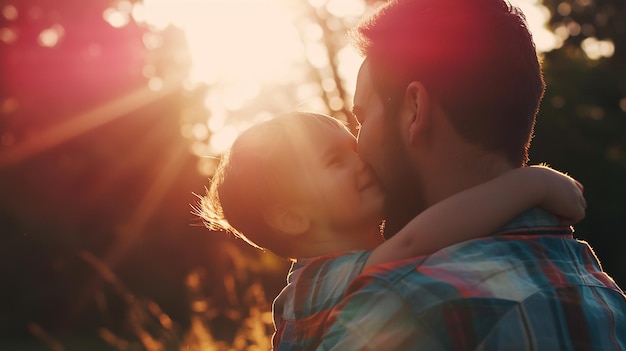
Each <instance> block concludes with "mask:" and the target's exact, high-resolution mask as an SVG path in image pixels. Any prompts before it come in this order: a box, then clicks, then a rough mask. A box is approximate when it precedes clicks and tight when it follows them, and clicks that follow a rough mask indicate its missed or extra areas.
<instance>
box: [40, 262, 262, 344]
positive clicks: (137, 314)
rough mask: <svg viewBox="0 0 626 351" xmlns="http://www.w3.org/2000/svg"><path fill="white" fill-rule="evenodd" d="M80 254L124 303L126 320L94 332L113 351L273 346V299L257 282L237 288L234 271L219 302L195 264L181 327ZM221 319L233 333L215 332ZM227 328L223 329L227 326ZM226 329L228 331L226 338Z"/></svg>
mask: <svg viewBox="0 0 626 351" xmlns="http://www.w3.org/2000/svg"><path fill="white" fill-rule="evenodd" d="M80 257H81V258H82V260H83V261H84V262H86V263H87V264H89V265H90V266H91V267H93V269H94V270H95V271H96V272H97V274H98V275H99V276H100V277H101V278H102V279H103V280H104V281H105V282H106V285H107V286H109V287H110V288H111V289H110V290H111V291H112V293H113V294H114V295H115V297H116V298H118V299H121V300H122V301H123V304H124V308H125V313H124V316H125V317H124V320H123V321H122V322H121V325H116V327H115V330H113V328H110V327H101V328H100V329H99V330H98V331H97V334H98V336H99V338H100V339H102V340H103V341H104V342H106V344H108V345H109V347H110V349H112V350H119V351H171V350H175V351H177V350H180V351H243V350H246V351H257V350H258V351H265V350H270V349H271V335H272V333H273V324H272V315H271V304H270V302H269V301H268V299H267V298H266V296H265V292H264V289H263V286H262V285H261V284H260V283H259V282H253V283H250V284H249V285H248V286H247V287H246V288H245V289H240V288H238V286H237V284H238V283H240V282H238V279H237V275H238V274H239V273H241V272H236V271H235V272H232V273H226V274H225V275H224V279H223V281H222V282H220V283H219V284H222V285H223V287H224V288H225V289H226V293H227V296H228V299H229V301H228V303H226V304H217V303H215V302H213V300H212V299H211V297H210V296H209V295H208V294H207V291H205V287H206V286H207V285H209V286H210V284H206V283H207V282H206V281H203V279H206V278H204V274H203V272H202V270H200V269H198V270H195V271H192V272H190V273H189V274H188V275H187V276H186V279H185V286H186V291H187V296H188V301H189V311H190V317H189V318H190V320H189V321H187V322H188V323H184V324H185V325H187V327H185V329H184V330H183V329H182V328H181V327H180V325H179V324H180V323H176V322H175V321H173V320H172V318H170V316H169V315H168V314H167V313H165V312H164V311H163V310H162V309H161V307H160V306H159V305H158V304H157V303H156V302H154V301H152V300H150V299H148V298H138V297H137V296H135V294H133V293H132V292H131V291H130V290H129V289H128V288H127V287H126V285H125V284H124V283H123V282H122V281H121V280H120V279H119V278H118V277H117V276H116V275H115V273H114V272H113V271H112V270H111V269H110V268H109V267H107V265H106V264H105V263H104V262H102V261H101V260H100V259H98V258H97V257H96V256H94V255H93V254H91V253H89V252H81V253H80ZM236 266H237V265H235V267H236ZM96 300H97V301H96V303H97V305H99V310H100V311H101V313H103V314H106V313H107V304H106V297H103V296H102V294H100V298H99V299H96ZM223 324H227V325H228V328H230V329H233V330H232V333H218V332H217V331H218V330H220V329H224V328H220V327H221V326H222V325H223ZM228 328H227V329H228ZM29 330H30V332H31V334H33V335H34V336H35V337H36V338H37V339H39V341H40V342H42V343H43V344H45V345H47V347H48V348H49V349H51V350H54V351H64V350H66V348H65V347H64V345H63V344H62V343H61V342H59V341H57V340H55V338H54V337H53V336H52V335H50V334H49V333H47V332H46V331H45V330H43V328H42V327H41V326H39V325H38V324H36V323H31V324H30V325H29ZM224 334H229V336H228V337H225V336H224Z"/></svg>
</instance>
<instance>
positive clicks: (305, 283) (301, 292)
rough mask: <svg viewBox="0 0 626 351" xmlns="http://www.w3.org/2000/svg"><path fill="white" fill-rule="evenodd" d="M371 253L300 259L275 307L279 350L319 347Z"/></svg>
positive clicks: (275, 339)
mask: <svg viewBox="0 0 626 351" xmlns="http://www.w3.org/2000/svg"><path fill="white" fill-rule="evenodd" d="M369 254H370V252H369V251H357V252H354V253H348V254H345V253H344V254H333V255H327V256H322V257H317V258H310V259H300V260H298V262H296V263H294V264H293V265H292V266H291V270H290V272H289V275H288V276H287V286H286V287H285V288H284V289H283V290H282V291H281V292H280V294H279V295H278V296H277V297H276V299H275V300H274V304H273V315H274V326H275V328H276V332H275V333H274V337H273V340H272V344H273V345H274V349H275V350H279V351H283V350H306V349H311V348H313V347H314V346H315V345H317V343H319V340H320V336H321V335H322V334H323V333H324V329H323V327H324V322H325V320H326V318H327V317H328V314H329V313H330V311H331V309H332V308H333V307H334V306H336V305H338V304H339V303H340V302H341V299H342V298H343V297H344V294H345V292H346V290H347V289H348V285H350V283H351V282H352V280H353V279H354V278H355V277H356V276H357V275H359V274H360V273H361V271H362V270H363V265H364V264H365V261H366V260H367V258H368V257H369Z"/></svg>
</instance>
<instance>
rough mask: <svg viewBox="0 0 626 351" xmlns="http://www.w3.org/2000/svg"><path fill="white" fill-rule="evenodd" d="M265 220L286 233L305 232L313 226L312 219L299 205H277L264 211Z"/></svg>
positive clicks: (298, 233)
mask: <svg viewBox="0 0 626 351" xmlns="http://www.w3.org/2000/svg"><path fill="white" fill-rule="evenodd" d="M263 216H264V217H265V221H266V222H267V223H268V224H269V226H270V227H272V228H273V229H275V230H278V231H280V232H282V233H285V234H291V235H300V234H304V233H305V232H307V231H308V230H309V228H310V227H311V220H310V219H309V217H308V216H307V215H306V213H305V212H304V211H303V210H302V209H301V208H299V207H298V206H295V205H292V206H275V207H272V208H269V209H266V210H265V211H264V213H263Z"/></svg>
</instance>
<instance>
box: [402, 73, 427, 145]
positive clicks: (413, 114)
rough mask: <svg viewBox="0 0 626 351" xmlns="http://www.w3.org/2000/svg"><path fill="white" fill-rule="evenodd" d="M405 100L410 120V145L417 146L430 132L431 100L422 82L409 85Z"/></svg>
mask: <svg viewBox="0 0 626 351" xmlns="http://www.w3.org/2000/svg"><path fill="white" fill-rule="evenodd" d="M405 99H406V100H405V103H406V108H407V111H406V112H407V116H408V119H409V120H408V123H409V125H408V133H409V143H410V144H411V145H415V143H417V142H418V140H419V139H420V138H421V137H422V136H423V134H424V133H425V132H426V131H427V130H428V127H429V124H430V99H429V96H428V92H427V91H426V88H425V87H424V85H423V84H422V83H421V82H411V83H409V85H408V86H407V88H406V95H405Z"/></svg>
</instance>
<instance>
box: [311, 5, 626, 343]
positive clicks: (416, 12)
mask: <svg viewBox="0 0 626 351" xmlns="http://www.w3.org/2000/svg"><path fill="white" fill-rule="evenodd" d="M353 34H354V37H355V41H356V44H357V46H358V47H359V49H360V50H361V51H362V53H363V55H364V56H365V61H364V63H363V65H362V67H361V69H360V72H359V75H358V79H357V89H356V91H355V97H354V113H355V115H356V117H357V119H358V120H359V122H360V123H361V129H360V132H359V140H358V141H359V143H358V152H359V154H360V156H361V157H362V158H363V159H364V160H365V162H367V163H368V164H370V165H371V166H372V167H373V169H374V170H375V172H376V174H377V175H378V177H379V178H380V180H381V181H382V183H383V185H384V186H385V188H386V191H387V193H388V196H389V199H390V201H389V206H388V222H387V228H386V231H387V233H389V232H390V231H391V232H395V230H397V228H399V227H401V226H402V225H404V224H405V223H406V222H407V221H408V220H409V219H410V218H412V217H413V216H415V215H416V214H417V213H419V212H420V211H422V210H424V209H425V208H427V207H429V206H432V205H433V204H435V203H437V202H439V201H441V200H443V199H445V198H447V197H449V196H451V195H453V194H455V193H458V192H460V191H462V190H464V189H467V188H469V187H471V186H474V185H477V184H481V183H483V182H485V181H488V180H490V179H492V178H494V177H496V176H498V175H500V174H502V173H503V172H506V171H508V170H511V169H513V168H517V167H522V166H524V165H525V164H526V162H527V159H528V156H527V150H528V146H529V142H530V139H531V136H532V130H533V126H534V122H535V116H536V113H537V110H538V106H539V102H540V100H541V98H542V96H543V92H544V82H543V78H542V74H541V70H540V65H539V62H538V59H537V55H536V51H535V47H534V45H533V42H532V38H531V35H530V34H529V31H528V29H527V26H526V22H525V19H524V17H523V15H522V14H521V12H520V11H519V10H518V9H517V8H515V7H511V6H509V5H508V4H507V3H505V2H504V1H502V0H399V1H391V2H390V3H388V4H387V5H386V6H384V7H382V8H381V9H380V10H379V11H377V12H376V13H375V14H373V15H372V16H371V17H369V18H368V19H366V20H365V21H364V22H362V24H361V25H360V26H358V27H357V28H356V30H355V31H354V32H353ZM484 201H489V199H485V200H484ZM450 220H454V218H450ZM572 234H573V231H572V230H571V228H567V227H559V226H558V220H557V218H554V217H552V216H550V215H548V214H547V213H545V212H541V211H540V210H538V209H537V210H531V211H529V212H527V213H525V214H523V215H522V216H520V217H519V218H517V219H515V220H514V221H512V222H511V223H509V224H508V225H507V226H505V227H504V228H502V230H501V231H499V232H498V233H494V234H493V235H492V236H489V237H487V238H483V239H477V240H470V241H466V242H462V243H458V244H456V245H452V246H450V247H448V248H445V249H443V250H440V251H439V252H437V253H435V254H433V255H430V256H428V257H419V258H415V259H410V260H405V261H401V262H396V263H392V264H386V265H381V266H377V267H372V268H370V269H369V270H367V271H365V272H364V273H363V274H362V275H361V276H360V277H359V278H357V279H355V281H354V282H353V284H352V285H351V288H350V289H349V291H348V293H347V295H346V298H345V299H344V301H343V302H342V303H341V304H340V305H339V306H338V307H337V308H335V309H334V311H333V312H332V314H331V315H330V317H329V319H328V320H327V324H328V325H329V327H328V328H327V329H326V335H325V336H324V340H323V341H322V343H321V345H320V346H319V348H318V349H320V350H331V349H332V350H475V349H486V350H550V351H552V350H590V349H594V350H626V297H625V296H624V293H623V291H622V290H621V289H620V288H619V287H618V286H617V285H616V284H615V283H614V281H613V280H612V279H611V278H610V277H609V276H608V275H607V274H606V273H604V272H602V270H601V267H600V264H599V262H598V260H597V258H596V257H595V255H594V253H593V251H592V250H591V248H590V247H589V246H588V245H587V244H586V243H584V242H580V241H577V240H575V239H574V238H573V235H572Z"/></svg>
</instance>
